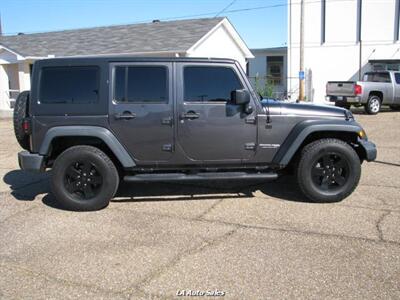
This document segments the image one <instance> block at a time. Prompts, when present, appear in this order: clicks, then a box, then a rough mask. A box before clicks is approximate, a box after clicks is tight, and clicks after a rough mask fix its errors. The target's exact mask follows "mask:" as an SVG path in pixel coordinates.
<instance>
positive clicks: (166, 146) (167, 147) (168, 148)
mask: <svg viewBox="0 0 400 300" xmlns="http://www.w3.org/2000/svg"><path fill="white" fill-rule="evenodd" d="M162 150H163V151H166V152H172V144H164V145H163V146H162Z"/></svg>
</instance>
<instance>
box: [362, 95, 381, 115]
mask: <svg viewBox="0 0 400 300" xmlns="http://www.w3.org/2000/svg"><path fill="white" fill-rule="evenodd" d="M381 104H382V99H381V98H380V97H379V96H376V95H372V96H370V97H369V98H368V101H367V103H366V104H365V106H364V108H365V112H366V113H367V114H369V115H376V114H377V113H378V112H379V111H380V110H381Z"/></svg>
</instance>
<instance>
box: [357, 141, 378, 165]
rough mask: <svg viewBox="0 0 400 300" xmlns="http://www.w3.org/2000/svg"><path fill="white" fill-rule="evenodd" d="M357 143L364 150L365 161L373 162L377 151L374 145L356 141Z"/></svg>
mask: <svg viewBox="0 0 400 300" xmlns="http://www.w3.org/2000/svg"><path fill="white" fill-rule="evenodd" d="M358 143H359V144H360V146H361V147H362V148H363V149H364V152H365V159H366V160H367V161H373V160H375V159H376V155H377V153H378V152H377V150H376V145H375V144H374V143H372V142H370V141H368V140H363V139H358Z"/></svg>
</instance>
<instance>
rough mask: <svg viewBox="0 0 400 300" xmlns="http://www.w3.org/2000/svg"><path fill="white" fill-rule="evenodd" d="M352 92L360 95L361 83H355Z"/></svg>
mask: <svg viewBox="0 0 400 300" xmlns="http://www.w3.org/2000/svg"><path fill="white" fill-rule="evenodd" d="M354 94H356V95H361V94H362V86H361V85H358V84H356V85H355V86H354Z"/></svg>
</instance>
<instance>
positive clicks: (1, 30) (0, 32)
mask: <svg viewBox="0 0 400 300" xmlns="http://www.w3.org/2000/svg"><path fill="white" fill-rule="evenodd" d="M2 35H3V29H2V28H1V14H0V36H2Z"/></svg>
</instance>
